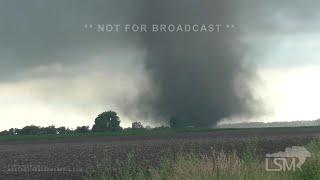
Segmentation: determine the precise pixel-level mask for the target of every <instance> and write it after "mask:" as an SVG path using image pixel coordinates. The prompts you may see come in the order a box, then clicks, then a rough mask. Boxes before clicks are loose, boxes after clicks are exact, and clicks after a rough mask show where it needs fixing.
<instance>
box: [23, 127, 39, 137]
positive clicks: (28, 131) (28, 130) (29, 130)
mask: <svg viewBox="0 0 320 180" xmlns="http://www.w3.org/2000/svg"><path fill="white" fill-rule="evenodd" d="M40 133H41V132H40V127H38V126H34V125H31V126H25V127H24V128H22V129H21V130H20V132H19V134H22V135H36V134H40Z"/></svg>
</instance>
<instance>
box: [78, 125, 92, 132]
mask: <svg viewBox="0 0 320 180" xmlns="http://www.w3.org/2000/svg"><path fill="white" fill-rule="evenodd" d="M75 132H76V133H88V132H90V130H89V126H78V127H77V129H76V130H75Z"/></svg>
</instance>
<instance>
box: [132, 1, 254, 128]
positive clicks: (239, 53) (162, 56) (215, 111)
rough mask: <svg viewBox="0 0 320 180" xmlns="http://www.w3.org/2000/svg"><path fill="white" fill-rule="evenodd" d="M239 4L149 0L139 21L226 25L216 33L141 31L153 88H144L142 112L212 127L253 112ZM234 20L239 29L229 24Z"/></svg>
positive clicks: (250, 71)
mask: <svg viewBox="0 0 320 180" xmlns="http://www.w3.org/2000/svg"><path fill="white" fill-rule="evenodd" d="M236 16H237V4H236V1H231V0H221V1H218V0H210V1H209V0H200V1H193V0H187V1H186V0H161V1H145V2H144V3H143V6H142V8H141V10H140V12H139V15H138V16H137V20H136V22H137V23H139V24H147V25H148V27H149V26H152V25H154V24H156V25H161V24H163V25H170V24H171V25H175V26H179V25H186V24H187V25H191V26H192V25H195V24H198V25H210V24H214V25H217V24H221V25H222V26H221V28H220V30H219V32H218V31H214V32H208V31H203V32H199V31H197V32H195V31H190V32H176V31H174V32H153V31H152V30H150V29H149V31H148V32H144V33H140V35H139V38H140V41H141V44H142V47H143V48H144V49H145V50H146V57H145V59H144V68H145V72H146V74H147V76H148V80H149V83H150V88H149V89H148V90H142V91H141V95H140V96H139V97H140V98H139V104H140V108H141V111H142V112H150V113H151V114H152V116H153V117H154V119H158V120H159V119H160V121H163V123H167V124H169V121H170V120H174V121H176V123H177V124H180V125H181V126H183V127H187V126H194V127H212V126H215V125H216V124H217V123H218V122H219V121H220V120H221V119H224V118H228V117H231V116H236V115H241V114H251V113H252V107H253V106H255V105H256V104H257V103H256V101H255V99H254V98H253V93H252V91H251V88H250V83H251V82H252V81H254V79H255V69H254V68H253V66H252V65H251V64H250V63H248V62H246V61H245V60H244V58H243V56H244V53H245V51H246V47H245V46H243V45H242V43H241V41H240V40H239V39H240V38H239V37H240V34H241V33H239V31H238V26H239V25H237V24H236V23H237V21H236ZM228 24H234V28H227V25H228Z"/></svg>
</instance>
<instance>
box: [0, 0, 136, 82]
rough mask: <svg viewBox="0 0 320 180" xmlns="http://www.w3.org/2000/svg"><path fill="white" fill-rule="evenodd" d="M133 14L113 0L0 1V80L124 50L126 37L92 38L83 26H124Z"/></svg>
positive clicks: (103, 35) (132, 7)
mask: <svg viewBox="0 0 320 180" xmlns="http://www.w3.org/2000/svg"><path fill="white" fill-rule="evenodd" d="M136 9H137V8H136V7H135V4H133V3H130V2H129V1H127V2H126V3H120V2H119V1H116V0H107V1H102V0H94V1H86V0H70V1H64V0H57V1H49V0H30V1H21V0H12V1H1V2H0V24H1V28H0V39H1V42H0V54H1V58H0V73H1V80H6V79H10V78H13V76H16V75H17V74H19V73H20V72H21V71H24V70H25V69H27V68H32V67H34V66H41V65H48V64H50V63H62V64H64V65H73V64H80V63H81V61H83V60H86V58H87V57H88V56H90V55H95V54H98V53H101V52H103V51H106V52H107V51H108V50H110V49H112V51H114V50H118V49H123V50H124V51H125V49H126V48H128V44H130V41H131V40H130V38H129V37H128V36H126V35H125V34H122V33H109V34H106V33H101V34H100V33H93V32H88V31H86V29H85V28H84V27H83V26H84V25H85V24H98V23H102V24H105V23H110V24H112V23H127V22H130V21H132V20H131V18H132V14H134V11H135V10H136ZM114 61H116V60H114ZM19 78H22V77H19Z"/></svg>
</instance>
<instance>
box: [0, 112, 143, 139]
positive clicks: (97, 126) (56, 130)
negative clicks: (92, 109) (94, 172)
mask: <svg viewBox="0 0 320 180" xmlns="http://www.w3.org/2000/svg"><path fill="white" fill-rule="evenodd" d="M144 128H145V127H144V126H143V125H142V123H141V122H133V123H132V126H131V128H129V129H144ZM122 130H124V129H123V128H122V127H121V126H120V118H119V116H118V115H117V113H116V112H114V111H105V112H103V113H101V114H99V115H98V117H97V118H95V120H94V125H93V126H92V128H91V129H90V128H89V126H78V127H77V128H76V129H69V128H66V127H64V126H62V127H55V126H54V125H51V126H48V127H40V126H35V125H30V126H25V127H23V128H22V129H18V128H11V129H9V130H4V131H1V132H0V135H45V134H61V135H64V134H72V133H89V132H107V131H122Z"/></svg>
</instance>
